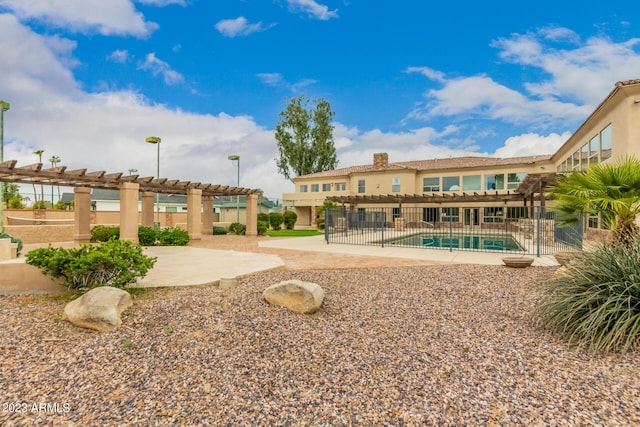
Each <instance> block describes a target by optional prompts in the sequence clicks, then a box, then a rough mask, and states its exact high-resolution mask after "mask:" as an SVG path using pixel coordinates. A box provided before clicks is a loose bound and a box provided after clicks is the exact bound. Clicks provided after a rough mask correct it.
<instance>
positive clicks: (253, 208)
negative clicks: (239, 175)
mask: <svg viewBox="0 0 640 427" xmlns="http://www.w3.org/2000/svg"><path fill="white" fill-rule="evenodd" d="M245 212H246V214H247V218H246V220H247V229H246V231H245V235H247V236H257V235H258V195H257V194H249V195H247V208H246V209H245Z"/></svg>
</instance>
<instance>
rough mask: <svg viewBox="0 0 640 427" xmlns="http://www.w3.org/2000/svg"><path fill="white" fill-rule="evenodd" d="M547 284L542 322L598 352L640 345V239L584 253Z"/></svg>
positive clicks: (539, 315) (540, 309) (542, 302)
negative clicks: (625, 244)
mask: <svg viewBox="0 0 640 427" xmlns="http://www.w3.org/2000/svg"><path fill="white" fill-rule="evenodd" d="M565 268H566V270H565V271H563V270H560V271H559V272H558V273H556V274H555V275H554V277H553V278H551V279H550V280H548V281H547V282H546V283H544V285H543V297H542V298H541V301H540V303H539V306H538V310H537V316H538V319H539V320H540V322H541V323H542V324H543V325H544V326H546V327H547V328H549V329H550V330H552V331H554V332H556V333H558V334H559V335H560V336H562V337H564V338H565V339H567V341H568V342H569V343H570V344H576V345H579V346H584V347H587V348H589V349H591V350H593V351H619V352H623V353H624V352H627V351H631V350H638V349H640V238H638V237H636V238H634V239H633V240H632V243H631V244H630V245H629V246H615V245H605V244H603V245H600V246H599V247H597V248H596V249H594V250H592V251H589V252H584V253H583V254H582V255H580V256H578V257H576V258H575V259H574V260H573V261H572V262H571V263H569V264H568V265H567V266H566V267H565Z"/></svg>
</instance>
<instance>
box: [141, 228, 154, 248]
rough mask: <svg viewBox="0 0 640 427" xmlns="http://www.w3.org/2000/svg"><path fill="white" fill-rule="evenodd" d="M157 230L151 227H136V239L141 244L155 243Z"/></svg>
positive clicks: (149, 244) (151, 244)
mask: <svg viewBox="0 0 640 427" xmlns="http://www.w3.org/2000/svg"><path fill="white" fill-rule="evenodd" d="M156 238H157V232H156V230H155V228H153V227H138V241H139V242H140V244H141V245H142V246H153V245H155V244H156Z"/></svg>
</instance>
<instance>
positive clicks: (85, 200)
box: [0, 160, 258, 242]
mask: <svg viewBox="0 0 640 427" xmlns="http://www.w3.org/2000/svg"><path fill="white" fill-rule="evenodd" d="M17 163H18V162H17V161H16V160H9V161H5V162H1V163H0V181H3V182H12V183H20V184H45V185H54V186H64V187H74V194H75V196H74V199H75V200H74V205H75V216H74V224H75V234H74V239H75V240H76V241H78V242H87V241H89V240H90V237H91V234H90V210H91V189H92V188H101V189H117V190H120V236H121V238H122V239H126V240H131V241H135V242H137V241H138V199H139V197H138V194H139V193H140V192H141V200H142V225H143V226H153V201H154V196H155V194H156V193H163V194H183V195H186V196H187V231H188V232H189V236H190V237H191V238H192V239H200V238H201V237H202V230H203V228H202V226H203V225H204V226H205V227H204V230H205V231H204V233H205V234H211V233H212V230H213V198H214V197H215V196H247V232H246V234H247V235H256V234H257V216H256V215H257V208H258V202H257V200H258V196H257V194H256V191H257V190H253V189H249V188H242V187H230V186H223V185H216V184H206V183H201V182H191V181H180V180H177V179H175V180H171V179H167V178H153V177H140V176H139V175H124V174H123V173H121V172H117V173H106V172H105V171H95V172H87V169H75V170H67V167H66V166H56V167H52V168H46V169H43V167H42V166H43V164H42V163H35V164H32V165H28V166H22V167H17ZM201 206H203V207H204V209H203V213H201Z"/></svg>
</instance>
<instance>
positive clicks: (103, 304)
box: [62, 286, 133, 332]
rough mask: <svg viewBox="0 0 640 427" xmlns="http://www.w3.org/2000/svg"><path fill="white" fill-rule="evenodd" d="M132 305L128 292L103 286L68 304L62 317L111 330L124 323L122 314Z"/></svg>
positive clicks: (99, 328) (104, 330) (87, 325)
mask: <svg viewBox="0 0 640 427" xmlns="http://www.w3.org/2000/svg"><path fill="white" fill-rule="evenodd" d="M132 305H133V301H132V300H131V295H129V293H128V292H126V291H123V290H122V289H118V288H113V287H110V286H101V287H99V288H94V289H92V290H90V291H88V292H87V293H85V294H84V295H82V296H81V297H79V298H77V299H75V300H73V301H71V302H70V303H69V304H67V305H66V307H65V308H64V315H63V317H62V318H63V319H65V320H68V321H69V322H71V323H73V324H74V325H76V326H80V327H82V328H89V329H95V330H98V331H102V332H109V331H111V330H113V329H116V328H118V327H119V326H120V325H121V324H122V320H121V319H120V314H122V312H123V311H125V310H126V309H127V308H129V307H131V306H132Z"/></svg>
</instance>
